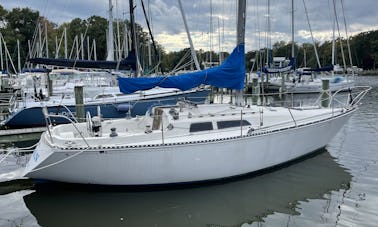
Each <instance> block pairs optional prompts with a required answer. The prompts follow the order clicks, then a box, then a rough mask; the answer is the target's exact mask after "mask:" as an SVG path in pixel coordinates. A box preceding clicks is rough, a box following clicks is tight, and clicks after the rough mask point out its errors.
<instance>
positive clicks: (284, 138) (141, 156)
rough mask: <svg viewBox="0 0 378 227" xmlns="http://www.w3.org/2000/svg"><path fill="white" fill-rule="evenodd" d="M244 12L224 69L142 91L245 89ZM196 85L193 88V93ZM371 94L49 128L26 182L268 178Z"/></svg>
mask: <svg viewBox="0 0 378 227" xmlns="http://www.w3.org/2000/svg"><path fill="white" fill-rule="evenodd" d="M245 8H246V0H239V1H238V26H237V28H238V29H237V31H238V33H237V46H236V47H235V49H234V50H233V52H232V53H231V55H230V56H229V57H228V58H227V59H226V61H225V62H224V63H223V64H221V65H220V66H217V67H213V68H210V69H205V70H202V71H199V72H193V73H190V74H184V75H182V76H176V77H169V78H163V77H161V78H156V79H154V80H152V81H147V80H142V81H140V80H141V79H138V78H137V80H135V81H134V82H135V84H138V85H141V84H147V85H148V86H147V87H149V86H152V85H153V84H161V85H162V86H166V87H170V86H171V85H174V84H178V86H179V87H180V88H181V89H189V88H190V87H191V86H197V84H198V83H205V84H211V85H217V86H219V87H226V88H230V89H234V90H240V89H242V88H243V82H244V76H245V65H244V57H245V54H244V52H245V51H244V45H245V44H244V28H245V15H246V14H245ZM183 81H184V82H183ZM190 81H192V83H191V86H190V85H186V84H188V83H189V82H190ZM184 85H185V86H186V87H185V86H184ZM370 89H371V88H369V87H361V89H360V90H359V92H357V90H356V94H354V95H353V100H352V99H350V98H349V100H347V102H345V104H344V105H343V106H338V105H336V103H339V102H338V101H339V100H337V99H336V96H331V97H330V103H329V104H328V105H323V106H324V107H320V106H307V107H306V106H301V107H296V108H286V107H271V106H269V107H268V106H265V107H263V106H253V105H252V106H251V105H232V104H193V103H190V102H179V103H177V104H176V105H164V106H156V107H154V108H153V109H152V110H151V111H150V112H148V113H146V115H145V116H143V117H136V118H131V119H115V120H103V119H101V112H100V110H99V113H98V115H97V116H94V117H93V118H90V117H88V118H87V122H86V123H74V124H65V125H59V126H52V125H49V126H48V128H47V129H48V130H47V131H46V132H44V133H43V134H42V136H41V139H40V141H39V143H38V146H37V147H36V149H35V150H34V152H33V154H32V156H31V158H30V160H29V162H28V164H27V165H26V168H25V170H24V176H26V177H29V178H34V179H44V180H51V181H61V182H69V183H80V184H100V185H157V184H175V183H188V182H198V181H208V180H216V179H224V178H228V177H233V176H238V175H242V174H246V173H250V172H255V171H259V170H264V169H267V168H270V167H273V166H277V165H281V164H283V163H285V162H288V161H291V160H294V159H297V158H299V157H302V156H305V155H307V154H309V153H312V152H314V151H315V150H317V149H319V148H322V147H324V146H326V145H327V143H328V142H329V141H330V140H331V139H332V138H333V137H334V136H335V134H336V133H337V132H338V131H339V130H340V129H341V128H342V127H343V125H344V124H345V123H346V122H347V121H348V119H349V118H350V117H351V115H352V114H353V113H354V112H355V111H356V110H357V109H358V104H359V102H360V100H361V99H362V98H363V97H364V95H366V93H367V92H368V91H369V90H370ZM239 94H240V93H239ZM45 114H46V117H53V116H50V115H48V114H47V113H46V112H45Z"/></svg>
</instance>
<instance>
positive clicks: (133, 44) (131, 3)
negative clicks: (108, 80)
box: [129, 0, 140, 77]
mask: <svg viewBox="0 0 378 227" xmlns="http://www.w3.org/2000/svg"><path fill="white" fill-rule="evenodd" d="M129 8H130V33H131V36H132V37H131V49H132V50H134V52H135V58H136V67H135V76H136V77H138V76H139V74H140V68H139V67H140V63H139V58H138V44H137V42H136V32H135V18H134V0H129Z"/></svg>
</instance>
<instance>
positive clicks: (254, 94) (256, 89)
mask: <svg viewBox="0 0 378 227" xmlns="http://www.w3.org/2000/svg"><path fill="white" fill-rule="evenodd" d="M259 95H260V87H259V79H258V78H253V79H252V105H257V100H258V96H259Z"/></svg>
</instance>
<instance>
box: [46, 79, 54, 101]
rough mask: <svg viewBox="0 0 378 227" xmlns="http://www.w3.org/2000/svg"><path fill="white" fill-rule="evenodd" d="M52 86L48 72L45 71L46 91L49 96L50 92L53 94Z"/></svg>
mask: <svg viewBox="0 0 378 227" xmlns="http://www.w3.org/2000/svg"><path fill="white" fill-rule="evenodd" d="M52 86H53V82H52V80H51V78H50V73H47V91H48V95H49V97H51V96H52V94H53V87H52Z"/></svg>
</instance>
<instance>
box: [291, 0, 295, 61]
mask: <svg viewBox="0 0 378 227" xmlns="http://www.w3.org/2000/svg"><path fill="white" fill-rule="evenodd" d="M294 51H295V50H294V0H291V58H293V59H294V56H295V54H294Z"/></svg>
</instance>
